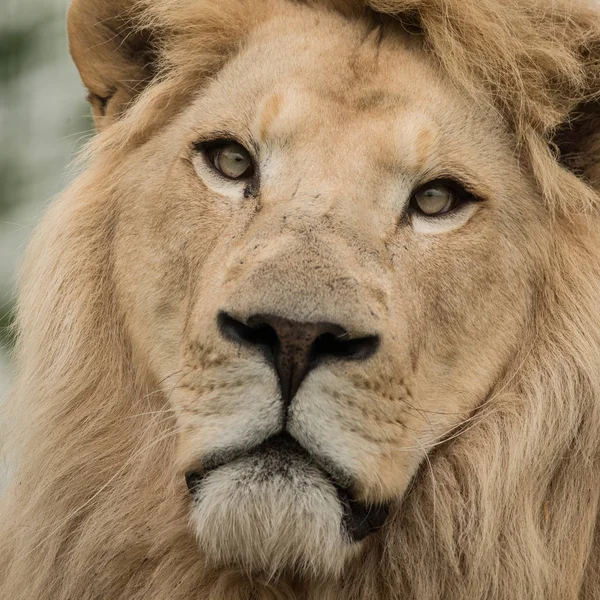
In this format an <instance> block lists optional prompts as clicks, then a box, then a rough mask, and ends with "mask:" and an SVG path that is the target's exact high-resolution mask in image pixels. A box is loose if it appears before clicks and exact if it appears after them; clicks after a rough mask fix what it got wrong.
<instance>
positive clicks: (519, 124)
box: [0, 0, 600, 600]
mask: <svg viewBox="0 0 600 600" xmlns="http://www.w3.org/2000/svg"><path fill="white" fill-rule="evenodd" d="M278 1H283V0H278ZM278 1H275V0H261V1H260V2H259V1H258V0H219V1H218V2H214V1H213V2H209V1H208V0H194V1H190V0H158V1H156V2H149V1H142V2H140V3H137V4H135V6H133V8H132V9H131V11H130V13H128V14H127V15H125V16H124V23H125V25H126V26H127V27H129V28H133V29H134V30H135V31H144V32H147V34H148V38H149V39H150V40H151V44H152V48H153V52H154V53H155V54H156V56H157V59H156V60H157V67H156V69H155V71H154V72H155V75H154V79H153V80H152V81H151V82H150V83H148V84H146V87H145V89H144V91H143V92H142V94H141V95H140V96H139V98H137V100H136V101H135V102H134V103H133V104H132V105H131V107H130V108H129V109H128V110H127V112H126V113H125V114H124V115H123V117H122V118H121V119H119V120H118V121H115V122H114V124H113V125H111V126H110V127H108V128H106V129H105V130H104V131H103V132H102V133H101V134H100V135H99V136H98V138H97V139H96V140H95V142H94V145H93V147H92V149H91V150H90V152H89V161H90V164H89V168H88V170H87V171H86V172H85V173H84V174H83V175H81V176H80V177H79V178H78V179H77V181H76V182H75V183H74V184H73V185H72V186H71V188H70V189H69V190H68V191H67V192H66V193H65V194H64V196H63V197H62V198H61V199H60V200H58V201H57V202H56V203H55V204H54V205H53V206H52V207H51V209H50V210H49V211H48V213H47V215H46V216H45V218H44V221H43V223H42V225H41V226H40V227H39V228H38V230H37V231H36V233H35V235H34V237H33V240H32V242H31V244H30V247H29V249H28V251H27V255H26V259H25V262H24V266H23V270H22V273H21V279H20V293H19V305H18V331H19V335H18V343H17V349H16V353H15V361H16V365H17V369H18V377H17V381H16V384H15V389H14V392H13V394H12V397H11V399H10V400H9V402H8V405H7V407H6V409H5V410H4V413H3V426H4V429H5V431H4V433H3V436H2V440H3V443H4V445H5V446H6V454H7V456H9V457H10V465H11V473H12V477H11V480H10V482H9V486H8V489H7V491H6V493H5V494H4V498H3V503H2V504H1V505H0V514H1V515H2V516H1V520H0V597H2V598H7V599H9V598H10V599H11V600H29V599H31V600H43V599H48V600H50V599H52V600H67V599H77V600H85V599H90V600H92V599H100V598H103V599H108V598H110V599H111V600H125V599H127V600H137V599H140V600H141V599H142V598H143V599H144V600H164V599H166V598H169V599H171V600H177V599H181V600H189V599H191V598H203V599H204V598H206V599H210V600H225V599H227V600H236V599H237V600H242V599H248V598H260V600H281V599H293V598H306V600H309V599H310V600H342V599H348V598H356V599H364V600H367V599H372V598H399V599H400V598H403V599H408V598H415V599H418V600H433V599H436V598H444V599H445V600H458V599H459V598H496V599H498V600H500V599H504V600H515V599H519V598H523V599H525V598H526V599H527V600H549V599H555V600H559V599H560V600H565V599H573V600H576V599H577V598H585V599H590V600H591V599H592V598H600V528H599V525H598V522H599V521H598V513H599V506H600V505H599V502H600V434H599V433H598V432H599V431H600V368H599V365H600V309H599V308H598V298H600V246H599V245H598V234H597V232H596V231H594V230H595V229H597V225H598V222H597V212H596V211H597V210H598V201H599V196H598V189H600V169H599V165H600V142H599V141H598V136H596V135H595V130H594V127H595V124H597V123H598V122H599V119H598V117H597V112H598V111H597V102H598V100H599V98H598V96H599V90H600V11H598V10H594V8H593V6H592V4H591V3H590V4H585V3H582V2H577V3H575V2H572V1H571V0H569V1H567V0H553V1H552V2H549V1H542V0H501V1H500V0H414V1H411V0H405V1H403V0H380V1H377V0H374V1H373V2H371V3H369V8H368V11H371V12H365V11H367V8H366V7H365V5H364V3H363V2H359V1H358V0H356V1H352V0H321V1H315V2H312V3H311V4H313V5H315V6H316V7H317V8H318V9H319V10H323V9H326V10H338V11H342V12H344V13H345V14H348V15H349V17H351V18H352V17H353V15H356V14H357V13H360V14H365V15H367V16H368V18H373V19H374V20H375V21H376V22H379V18H380V17H378V15H388V16H390V17H393V20H394V21H395V20H398V21H399V22H400V23H401V24H404V26H407V27H408V26H409V25H410V27H411V28H413V27H415V28H416V29H417V30H418V31H419V33H417V35H423V36H424V41H425V43H426V45H427V47H428V49H429V51H430V52H431V53H432V55H433V56H435V57H436V59H437V60H438V62H439V65H440V67H441V68H442V69H444V70H445V71H446V72H447V73H448V74H449V75H450V78H451V79H452V80H453V81H454V82H455V83H456V85H458V86H460V87H461V88H463V89H464V90H466V91H467V92H468V93H469V94H470V95H471V97H472V98H473V101H474V102H484V103H487V104H491V105H492V106H494V107H495V109H496V110H497V111H498V118H499V119H502V120H503V121H504V122H505V123H506V124H507V127H508V128H509V130H510V131H512V133H513V134H514V135H515V139H516V140H517V147H518V148H519V151H520V152H521V154H520V156H521V157H522V161H523V169H524V171H525V172H526V173H527V174H528V175H529V176H530V177H532V178H534V179H535V181H536V182H537V185H538V187H539V188H540V189H541V190H542V192H543V194H544V196H545V198H546V200H547V202H548V204H549V206H550V207H551V209H552V210H553V211H554V212H555V213H556V215H557V218H556V221H555V226H554V227H555V230H554V231H553V251H552V253H551V254H549V255H548V256H546V257H545V262H546V270H545V273H544V278H545V286H544V288H543V289H540V290H539V291H538V305H539V307H540V308H539V309H538V310H537V312H536V315H535V317H533V316H532V319H534V318H535V322H533V323H532V330H535V331H536V335H535V337H534V338H533V339H527V340H524V344H523V348H522V354H521V356H520V357H519V360H518V361H517V363H518V369H517V370H515V371H514V372H510V373H506V374H505V377H504V378H503V380H502V381H500V382H499V383H498V386H497V387H496V389H495V390H494V392H493V394H492V395H491V396H490V398H489V399H488V400H487V401H486V403H485V405H484V406H483V407H481V409H480V410H479V411H478V412H477V413H476V414H475V415H474V416H473V418H472V419H471V420H470V421H469V422H467V423H466V424H465V426H464V427H463V428H462V429H461V430H460V431H459V432H456V433H455V434H454V435H453V436H452V438H453V439H451V440H446V441H445V442H444V443H443V444H440V446H439V447H438V448H436V449H435V450H434V451H433V452H432V453H431V454H430V456H429V461H428V462H427V463H426V464H424V465H423V466H422V469H421V471H420V472H419V474H418V475H417V478H416V480H415V482H414V484H413V485H412V487H411V489H410V491H409V492H408V494H407V496H406V498H405V500H404V504H403V510H402V512H401V513H399V514H398V515H396V516H395V520H394V521H393V522H392V523H390V524H389V526H388V527H387V534H386V537H385V538H384V539H382V540H381V541H379V542H372V546H371V547H370V548H369V552H368V553H367V555H366V559H365V560H364V562H363V563H362V564H360V565H357V566H356V567H355V568H353V569H352V570H351V571H350V573H351V574H350V575H348V577H347V579H345V580H344V581H343V582H341V583H339V585H336V586H335V587H331V586H325V587H315V588H314V589H311V590H310V591H303V590H302V589H299V588H297V584H296V582H294V581H287V582H285V583H284V582H281V583H276V582H268V581H250V580H248V579H246V578H245V576H244V575H243V574H241V573H236V572H232V571H227V572H221V571H218V570H213V569H211V568H210V567H209V566H207V565H204V563H203V559H202V556H201V555H200V554H199V550H198V548H197V545H196V543H195V541H194V539H193V536H192V534H191V533H190V532H189V530H188V523H187V508H186V504H185V496H184V495H183V494H181V493H180V492H181V487H182V485H184V484H183V482H182V481H180V479H181V478H179V477H177V476H176V474H175V473H174V469H172V468H171V467H172V456H173V452H174V443H175V438H174V435H173V434H174V421H173V417H172V415H171V414H170V413H169V411H168V409H167V398H165V397H164V396H163V395H162V394H161V393H159V392H157V391H156V390H157V389H158V387H159V385H158V384H159V382H157V381H153V380H152V378H151V377H150V376H149V374H148V373H146V372H145V371H144V370H143V369H141V367H140V366H139V363H138V361H136V357H135V356H134V355H133V354H132V350H131V347H130V345H129V342H128V335H127V331H126V330H125V328H124V326H123V320H122V315H121V314H120V312H119V307H118V306H117V303H116V300H115V295H116V294H115V292H114V281H113V279H112V272H111V268H112V264H113V263H112V259H113V257H112V251H113V248H112V246H111V239H112V235H113V231H114V228H115V224H116V222H117V219H118V213H117V209H116V201H115V190H114V189H112V186H111V184H110V183H109V184H108V185H107V183H106V182H107V181H109V182H110V181H118V180H119V178H120V177H123V176H124V172H123V169H122V167H121V161H120V157H121V156H122V155H123V153H126V152H129V151H131V149H132V148H133V147H134V146H137V145H140V144H141V143H142V142H143V141H144V140H145V139H147V138H148V136H150V135H153V134H155V133H156V131H157V129H158V127H160V126H162V125H164V123H165V122H166V121H167V120H168V116H174V115H175V114H177V111H178V110H179V109H180V108H181V107H182V106H183V105H184V104H185V103H186V101H187V99H188V98H189V97H190V96H191V95H192V94H194V93H197V86H198V81H199V80H201V79H202V78H203V77H206V76H207V75H209V74H211V73H214V72H215V71H216V70H218V68H219V67H220V66H221V65H222V64H223V62H224V61H225V60H227V58H228V57H229V56H230V55H231V54H232V53H234V52H235V51H236V49H237V47H238V45H239V44H240V43H241V42H242V41H243V39H244V35H245V33H246V32H247V31H249V30H250V29H251V28H252V27H254V26H255V25H256V24H258V23H260V22H262V21H263V20H264V19H266V18H268V15H269V14H270V13H271V12H272V10H273V7H274V6H275V5H277V4H278ZM386 23H387V22H386ZM388 25H389V26H391V24H386V26H388ZM199 40H201V41H202V43H199ZM141 84H142V82H140V85H141ZM165 111H166V115H167V116H166V115H165ZM159 114H160V118H158V115H159ZM573 140H575V141H573ZM561 151H562V152H563V154H562V156H560V155H559V152H561ZM565 539H569V540H570V544H569V545H568V546H565V545H564V540H565ZM556 571H560V572H561V573H568V574H569V576H568V577H566V578H564V580H561V582H560V583H561V586H562V587H561V588H560V589H557V587H556V577H555V573H556ZM90 580H93V581H95V582H97V587H96V588H95V589H89V585H86V584H88V582H89V581H90Z"/></svg>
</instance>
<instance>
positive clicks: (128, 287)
mask: <svg viewBox="0 0 600 600" xmlns="http://www.w3.org/2000/svg"><path fill="white" fill-rule="evenodd" d="M69 29H70V39H71V50H72V53H73V56H74V59H75V61H76V63H77V65H78V68H79V69H80V72H81V75H82V78H83V80H84V83H85V84H86V86H87V87H88V89H89V91H90V94H91V102H92V104H93V106H94V111H95V117H96V122H97V125H98V128H99V130H100V131H101V132H100V134H99V135H98V137H97V139H96V140H95V141H94V143H93V145H92V147H91V148H90V150H89V152H88V155H87V159H88V164H87V165H86V169H85V172H83V174H82V175H80V177H79V178H78V179H77V180H76V182H75V183H74V184H73V185H72V186H71V187H70V188H69V189H68V190H67V191H66V192H65V193H64V195H63V196H62V197H61V198H60V199H59V200H58V201H56V202H55V203H54V204H53V206H52V207H51V208H50V210H49V211H48V213H47V214H46V216H45V217H44V220H43V222H42V224H41V225H40V227H39V228H38V230H37V232H36V233H35V235H34V237H33V239H32V241H31V244H30V247H29V249H28V251H27V256H26V259H25V262H24V266H23V270H22V274H21V284H20V302H19V317H18V323H19V340H18V345H17V350H16V362H17V367H18V377H17V382H16V385H15V390H14V393H13V396H12V398H11V399H10V401H9V402H8V406H7V407H6V409H5V410H4V412H3V427H4V432H3V442H5V444H4V445H5V449H6V455H7V460H8V461H9V464H10V467H11V468H10V473H11V477H10V481H9V485H8V489H7V490H6V493H5V494H4V497H3V500H2V504H1V505H0V515H1V517H0V518H1V521H0V597H1V598H7V599H8V598H10V599H11V600H13V599H14V600H75V599H77V600H101V599H102V600H105V599H111V600H138V599H139V600H141V599H144V600H166V599H169V600H178V599H180V600H191V599H192V598H193V599H203V600H204V599H206V600H225V599H227V600H250V599H253V600H254V599H260V600H281V599H287V600H289V599H294V598H298V599H303V600H346V599H356V600H367V599H369V600H370V599H374V598H381V599H385V600H388V599H389V600H392V599H397V600H407V599H411V598H414V599H415V600H434V599H440V598H443V599H444V600H458V599H463V598H469V599H483V598H495V599H498V600H515V599H521V598H522V599H527V600H569V599H573V600H575V599H579V600H594V599H600V527H599V525H598V511H599V500H600V454H599V448H600V441H599V440H600V434H599V431H600V368H599V365H600V310H599V309H598V298H600V253H599V250H598V249H599V248H600V239H599V234H598V231H599V227H598V200H599V198H598V181H599V172H600V171H599V164H600V153H599V152H598V149H599V148H600V142H599V141H598V140H599V136H598V135H597V133H596V124H597V123H598V116H597V115H598V111H597V101H598V91H599V82H600V16H599V14H598V12H597V11H594V10H593V9H592V7H591V5H586V4H585V3H583V2H571V1H564V2H563V1H558V0H554V1H553V2H549V1H542V0H519V1H518V2H517V1H516V0H514V1H512V0H502V1H498V0H478V1H475V0H431V1H420V0H377V1H373V2H371V3H370V5H369V8H367V7H365V6H363V4H362V3H361V2H359V1H358V0H355V1H351V0H321V1H316V0H315V1H314V2H307V3H304V2H303V3H292V2H290V1H288V0H219V1H218V2H208V1H204V0H157V1H156V2H149V1H146V0H145V1H143V2H135V3H133V2H127V1H126V0H121V1H118V0H104V1H103V0H76V1H75V2H74V4H73V6H72V8H71V12H70V17H69ZM100 98H104V100H102V101H100V100H99V99H100ZM215 131H220V132H223V131H231V132H233V133H234V134H235V135H236V136H238V137H239V138H240V140H241V141H243V142H245V144H246V146H247V147H249V148H250V147H251V146H252V144H253V143H254V142H257V143H258V142H260V148H261V152H263V153H265V154H261V158H260V163H261V181H260V192H259V193H255V192H253V191H252V190H248V191H247V193H244V191H243V190H241V188H236V187H235V186H233V187H232V186H231V185H229V186H227V185H224V184H223V182H222V181H221V180H219V178H218V177H216V176H215V175H214V174H212V173H211V172H210V169H208V168H207V166H206V164H205V163H204V162H203V160H202V159H201V158H200V157H199V156H198V155H197V153H195V152H194V151H193V150H192V144H193V143H194V142H196V141H198V140H199V139H200V138H203V136H210V135H212V134H213V132H215ZM266 157H268V160H267V158H266ZM448 171H449V172H448ZM448 175H454V176H460V177H462V178H464V179H465V180H467V181H468V182H469V183H470V184H471V185H472V186H473V187H474V188H475V190H476V192H477V193H478V194H479V195H481V196H482V197H483V198H484V200H482V201H481V202H479V203H477V204H476V205H474V206H473V207H472V208H473V209H472V211H471V212H469V213H461V214H463V215H464V218H462V220H459V221H443V222H442V225H440V224H439V222H438V223H437V224H436V223H433V224H432V223H431V222H429V221H424V220H423V219H421V220H419V219H416V218H411V217H408V216H406V215H405V208H406V202H407V199H408V196H409V195H410V192H411V190H412V189H413V188H414V187H415V186H416V185H418V184H419V183H423V182H425V181H428V180H430V179H435V178H436V177H441V176H448ZM402 215H404V216H402ZM443 223H445V225H443ZM219 310H226V311H228V312H229V313H230V314H234V315H235V316H236V317H237V318H240V319H244V318H246V317H248V316H250V315H251V314H254V313H256V312H257V311H260V312H267V313H269V312H270V313H274V314H278V315H280V316H284V317H288V318H293V319H295V320H299V321H302V320H305V321H307V320H314V321H333V322H338V323H343V324H344V326H345V327H346V328H347V329H348V330H349V331H351V332H352V333H354V334H357V335H359V334H360V335H364V334H368V333H372V332H377V333H378V334H380V335H381V337H382V345H381V348H380V350H379V351H378V352H377V354H376V355H374V356H373V358H371V359H369V362H365V363H350V362H348V363H332V364H329V363H328V364H326V365H323V366H321V367H319V368H318V369H315V370H314V371H313V372H311V373H310V375H309V376H308V377H307V379H306V380H305V382H304V383H303V385H302V387H301V389H300V391H299V392H298V395H297V396H296V398H295V399H294V404H293V407H292V409H291V413H290V416H289V423H288V427H289V429H290V431H291V432H292V433H293V434H294V435H295V436H296V437H297V438H298V439H299V440H300V441H302V443H304V444H305V445H307V446H311V445H312V449H314V451H315V453H318V454H319V455H320V456H321V457H322V458H324V459H326V460H328V461H329V462H331V463H334V464H336V465H340V466H342V467H343V468H344V469H345V470H346V472H349V473H351V474H352V477H353V485H354V491H355V493H356V495H357V496H358V497H359V498H361V499H363V500H365V501H382V500H385V501H391V502H392V506H393V510H392V515H391V517H390V520H389V521H388V522H387V523H386V525H385V526H384V528H383V529H382V530H381V531H380V532H378V533H375V534H373V535H372V536H370V537H369V538H367V539H366V540H365V541H364V542H362V543H361V544H357V545H350V544H346V543H345V542H344V540H343V539H342V538H341V537H340V536H339V531H338V530H339V527H338V521H339V519H340V515H339V507H338V506H337V505H336V504H335V502H334V498H335V496H334V493H333V492H332V489H330V488H331V486H330V484H329V483H328V482H327V480H326V479H324V478H323V477H322V476H321V474H319V473H318V472H316V471H315V472H312V471H310V470H309V471H306V470H305V471H304V475H305V479H303V480H302V481H300V482H294V485H298V486H304V488H302V489H308V491H306V492H302V493H300V492H297V489H301V488H300V487H299V488H297V489H296V488H294V487H291V488H290V489H288V487H287V486H289V482H287V483H285V482H284V483H283V484H281V483H280V482H278V481H277V479H276V478H272V479H270V480H269V481H268V482H267V483H266V484H265V483H264V482H261V481H260V478H257V481H251V482H250V483H246V484H244V485H245V486H246V487H244V486H240V485H238V484H237V483H236V482H237V481H238V480H237V479H236V477H238V476H239V475H240V473H246V472H248V469H250V467H249V466H248V464H245V463H242V464H241V465H237V466H236V465H235V464H234V465H233V466H228V467H227V468H222V469H220V470H217V471H216V472H215V475H214V476H211V477H212V478H211V479H210V480H209V482H208V484H207V485H206V487H205V489H204V492H203V493H204V498H203V499H202V500H201V501H200V502H198V503H196V504H192V500H191V499H190V497H189V494H188V492H187V489H186V486H185V481H184V476H183V474H184V472H185V471H186V470H188V469H190V468H192V467H194V466H197V465H199V464H201V463H202V459H203V457H204V456H205V455H206V453H207V452H209V451H213V450H214V449H216V448H227V447H229V446H234V447H238V448H250V447H251V446H252V445H254V444H256V443H258V442H260V441H261V439H263V438H264V437H265V436H266V435H269V434H272V433H274V432H275V431H276V428H277V426H278V424H279V421H278V419H279V416H278V415H279V411H280V404H279V402H280V401H279V395H278V394H279V392H278V385H277V380H276V378H275V376H274V374H273V372H272V369H271V368H270V367H269V366H268V365H267V364H266V363H265V361H263V360H261V359H260V357H258V356H257V355H256V354H253V353H252V352H251V351H250V350H248V349H247V348H244V347H235V346H233V345H232V344H231V343H230V342H228V341H226V340H224V339H222V336H220V334H219V331H218V329H217V327H216V314H217V313H218V311H219ZM244 469H245V470H244ZM259 472H260V470H259ZM244 494H245V495H244ZM336 519H337V520H336Z"/></svg>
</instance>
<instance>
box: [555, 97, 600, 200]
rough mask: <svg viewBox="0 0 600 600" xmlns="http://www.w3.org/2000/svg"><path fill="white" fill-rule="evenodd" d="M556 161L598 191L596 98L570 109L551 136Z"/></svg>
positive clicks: (598, 116)
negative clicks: (565, 118) (566, 118)
mask: <svg viewBox="0 0 600 600" xmlns="http://www.w3.org/2000/svg"><path fill="white" fill-rule="evenodd" d="M553 143H554V144H555V146H556V149H557V154H558V156H559V159H560V162H561V163H562V164H563V165H564V166H566V167H567V168H568V169H570V170H571V171H573V172H574V173H575V174H576V175H577V176H578V177H580V178H581V179H583V180H584V181H585V182H586V183H589V184H590V185H591V186H592V187H593V188H595V189H596V190H598V191H600V100H598V101H592V102H588V103H585V104H583V105H581V106H579V107H578V108H577V109H576V110H574V111H573V112H572V113H571V114H570V115H569V119H568V120H567V121H566V122H565V123H564V124H563V125H561V126H560V127H559V128H558V129H557V131H556V134H555V136H554V138H553Z"/></svg>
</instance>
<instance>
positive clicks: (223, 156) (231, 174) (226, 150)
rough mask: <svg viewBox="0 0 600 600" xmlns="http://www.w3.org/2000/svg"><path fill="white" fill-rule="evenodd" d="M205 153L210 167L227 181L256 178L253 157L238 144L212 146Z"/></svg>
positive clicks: (207, 147) (205, 149) (225, 143)
mask: <svg viewBox="0 0 600 600" xmlns="http://www.w3.org/2000/svg"><path fill="white" fill-rule="evenodd" d="M203 151H204V153H205V155H206V158H207V160H208V162H209V163H210V165H211V166H212V167H213V168H214V169H215V170H216V171H218V172H219V173H220V174H221V175H223V177H226V178H227V179H235V180H243V179H250V178H251V177H253V176H254V162H253V161H252V157H251V156H250V153H249V152H248V150H246V148H244V147H243V146H242V145H241V144H238V143H237V142H224V143H221V144H211V145H209V146H206V147H204V148H203Z"/></svg>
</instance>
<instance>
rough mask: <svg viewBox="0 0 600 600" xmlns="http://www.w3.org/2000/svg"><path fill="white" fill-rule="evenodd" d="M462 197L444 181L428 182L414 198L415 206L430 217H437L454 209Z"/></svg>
mask: <svg viewBox="0 0 600 600" xmlns="http://www.w3.org/2000/svg"><path fill="white" fill-rule="evenodd" d="M459 203H460V198H459V197H458V195H457V194H456V192H455V191H454V190H452V189H451V188H450V187H449V186H447V185H444V184H442V183H434V184H428V185H426V186H425V187H422V188H421V189H420V190H418V191H417V192H416V193H415V194H414V196H413V198H412V204H413V208H415V209H416V210H417V211H419V212H420V213H421V214H423V215H425V216H428V217H435V216H438V215H443V214H446V213H448V212H450V211H452V210H454V209H455V208H456V207H457V206H458V204H459Z"/></svg>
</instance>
